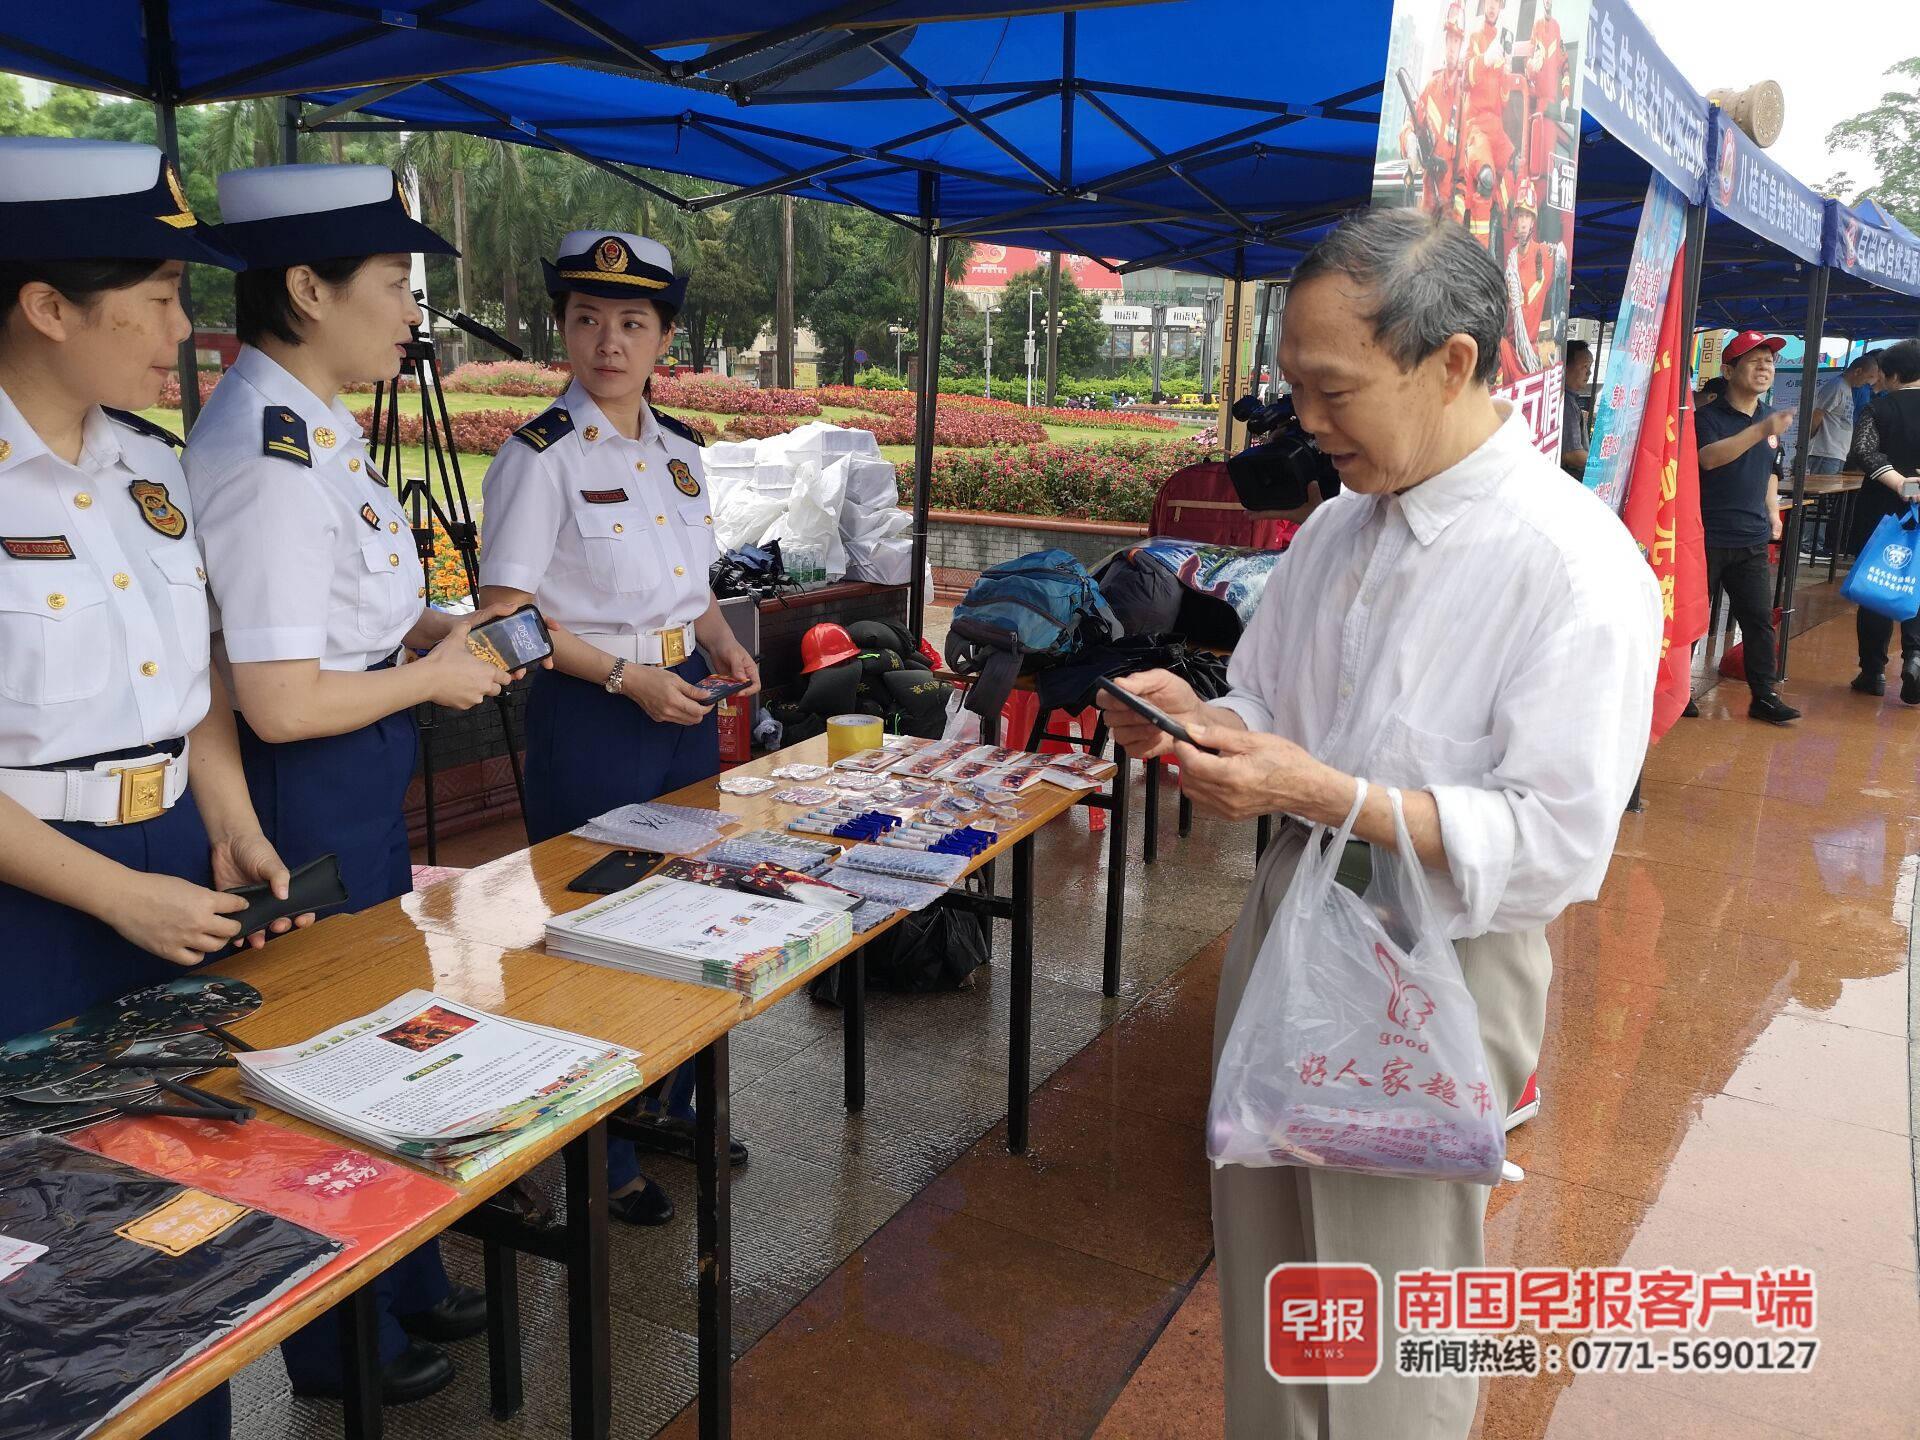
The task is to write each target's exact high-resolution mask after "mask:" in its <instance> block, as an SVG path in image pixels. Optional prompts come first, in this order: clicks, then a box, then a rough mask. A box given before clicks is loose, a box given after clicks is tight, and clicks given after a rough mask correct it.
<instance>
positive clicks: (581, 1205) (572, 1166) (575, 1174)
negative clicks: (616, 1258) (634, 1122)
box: [561, 1122, 613, 1440]
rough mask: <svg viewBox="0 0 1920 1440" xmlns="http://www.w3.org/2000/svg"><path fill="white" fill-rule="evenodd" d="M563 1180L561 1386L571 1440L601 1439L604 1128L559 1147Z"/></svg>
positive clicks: (609, 1369)
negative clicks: (563, 1364) (569, 1416)
mask: <svg viewBox="0 0 1920 1440" xmlns="http://www.w3.org/2000/svg"><path fill="white" fill-rule="evenodd" d="M561 1156H562V1162H563V1165H564V1168H565V1171H566V1184H567V1226H566V1240H565V1245H566V1255H567V1388H568V1392H569V1398H570V1399H571V1402H572V1409H573V1423H572V1426H571V1430H570V1433H571V1434H572V1436H573V1437H574V1440H606V1437H607V1434H608V1431H609V1430H610V1429H611V1428H612V1424H613V1335H612V1328H611V1322H610V1319H609V1316H608V1281H607V1127H606V1124H605V1123H604V1122H602V1123H601V1124H598V1125H595V1126H594V1127H593V1128H592V1129H591V1130H589V1131H587V1132H586V1133H585V1134H583V1135H580V1136H577V1137H576V1138H574V1139H572V1140H570V1141H568V1142H567V1146H566V1148H565V1149H564V1150H563V1151H561Z"/></svg>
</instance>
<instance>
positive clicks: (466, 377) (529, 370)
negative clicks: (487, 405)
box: [440, 360, 573, 396]
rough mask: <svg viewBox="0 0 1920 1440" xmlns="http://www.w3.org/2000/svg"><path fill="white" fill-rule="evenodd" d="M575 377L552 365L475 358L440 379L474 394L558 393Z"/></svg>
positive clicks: (446, 385)
mask: <svg viewBox="0 0 1920 1440" xmlns="http://www.w3.org/2000/svg"><path fill="white" fill-rule="evenodd" d="M571 379H573V376H572V375H570V374H569V373H568V372H567V371H565V370H561V369H559V368H557V367H555V366H552V365H531V364H528V363H526V362H525V361H520V360H484V361H483V360H473V361H469V362H468V363H467V364H465V365H461V366H459V367H458V368H456V369H454V370H451V371H449V372H448V373H447V375H446V377H445V378H444V379H442V380H441V382H440V383H441V385H443V386H444V387H445V388H446V389H448V390H454V391H461V392H464V393H467V394H474V395H515V396H527V395H558V394H559V393H560V392H561V391H563V390H565V389H566V388H567V382H568V381H570V380H571Z"/></svg>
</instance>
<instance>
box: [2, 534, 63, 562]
mask: <svg viewBox="0 0 1920 1440" xmlns="http://www.w3.org/2000/svg"><path fill="white" fill-rule="evenodd" d="M0 550H5V551H6V552H7V554H9V555H11V556H12V557H13V558H14V559H15V560H71V559H73V546H72V545H70V544H68V543H67V537H66V536H64V535H0Z"/></svg>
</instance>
